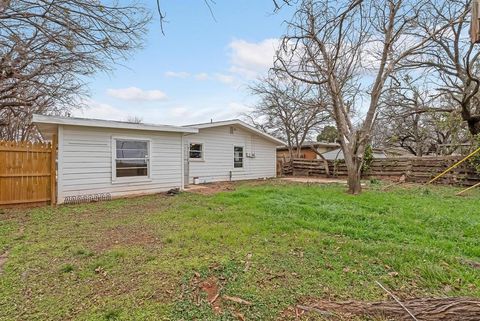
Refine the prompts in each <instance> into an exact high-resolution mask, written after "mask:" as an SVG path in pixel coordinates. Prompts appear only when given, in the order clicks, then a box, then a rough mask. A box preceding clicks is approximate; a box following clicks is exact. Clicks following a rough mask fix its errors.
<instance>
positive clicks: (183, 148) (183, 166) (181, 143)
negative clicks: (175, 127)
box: [180, 133, 185, 191]
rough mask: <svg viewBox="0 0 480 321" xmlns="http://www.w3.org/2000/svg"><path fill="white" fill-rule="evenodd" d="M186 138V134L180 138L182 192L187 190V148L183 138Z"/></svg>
mask: <svg viewBox="0 0 480 321" xmlns="http://www.w3.org/2000/svg"><path fill="white" fill-rule="evenodd" d="M184 136H185V133H182V136H181V138H180V149H181V151H180V165H181V170H180V181H181V183H180V190H181V191H183V190H185V146H184V144H183V137H184Z"/></svg>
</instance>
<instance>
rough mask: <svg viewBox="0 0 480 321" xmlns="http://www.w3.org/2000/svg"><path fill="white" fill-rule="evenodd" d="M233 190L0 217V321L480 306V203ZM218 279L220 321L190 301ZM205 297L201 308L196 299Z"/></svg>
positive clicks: (414, 190)
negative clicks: (331, 306)
mask: <svg viewBox="0 0 480 321" xmlns="http://www.w3.org/2000/svg"><path fill="white" fill-rule="evenodd" d="M344 189H345V188H344V187H342V186H335V185H331V186H314V185H312V186H308V185H301V184H291V183H288V184H287V183H282V182H267V183H263V184H259V183H241V184H238V185H237V186H236V189H235V191H229V192H222V193H218V194H215V195H199V194H192V193H182V194H180V195H178V196H174V197H168V196H163V195H155V196H147V197H141V198H134V199H125V200H115V201H110V202H101V203H94V204H84V205H68V206H59V207H58V208H55V209H53V208H50V207H42V208H35V209H23V210H19V209H16V210H3V211H1V210H0V213H1V214H0V254H2V253H4V252H5V251H6V253H7V255H6V256H7V259H6V260H5V262H4V264H3V266H2V268H1V269H2V271H1V272H0V320H70V319H75V320H239V319H241V317H240V316H239V313H241V314H242V315H244V316H245V319H246V320H283V319H288V317H287V316H282V312H283V311H285V310H286V309H287V308H288V307H291V306H292V305H294V304H296V303H299V302H306V301H309V300H312V299H314V298H320V299H331V300H336V301H341V300H348V299H355V300H366V301H372V300H385V299H387V295H386V294H385V293H384V292H383V290H381V289H380V288H379V287H378V286H377V285H376V284H375V281H380V282H381V283H382V284H384V285H385V286H387V287H388V288H389V289H391V290H392V291H393V292H394V293H396V294H397V295H398V296H400V297H401V298H404V299H405V298H412V297H427V296H429V297H430V296H470V297H480V269H478V266H477V267H475V262H480V197H479V196H480V194H479V193H478V192H476V193H473V194H470V196H468V197H455V196H453V195H454V192H455V191H456V190H455V189H452V188H440V187H432V188H430V189H428V190H427V189H425V188H423V187H411V188H408V189H405V188H396V189H394V190H391V191H389V192H382V191H381V190H380V188H379V187H378V186H377V185H375V184H373V185H371V186H369V187H368V189H367V191H366V192H365V193H363V194H362V195H360V196H351V195H347V194H345V193H344ZM204 280H210V281H212V282H218V286H219V287H220V291H221V294H222V295H229V296H235V297H240V298H242V299H244V300H248V301H250V302H252V303H253V304H252V305H250V306H249V305H245V304H239V303H236V302H231V301H226V300H222V307H221V308H222V312H221V313H219V314H218V313H217V314H216V313H214V312H213V310H212V307H211V306H210V304H209V303H208V302H207V300H205V297H206V295H207V294H206V293H204V292H203V291H198V284H201V283H202V282H203V281H204ZM199 298H200V299H199Z"/></svg>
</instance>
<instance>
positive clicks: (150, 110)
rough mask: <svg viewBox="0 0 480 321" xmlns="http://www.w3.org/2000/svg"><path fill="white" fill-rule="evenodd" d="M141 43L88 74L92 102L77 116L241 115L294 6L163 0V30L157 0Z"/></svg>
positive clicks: (177, 118)
mask: <svg viewBox="0 0 480 321" xmlns="http://www.w3.org/2000/svg"><path fill="white" fill-rule="evenodd" d="M144 1H148V3H149V6H150V8H151V10H152V13H153V15H154V19H153V21H152V23H151V24H150V26H149V33H148V35H147V38H146V43H145V46H144V48H142V49H139V50H137V51H136V52H134V53H133V56H132V58H131V59H129V60H128V61H121V62H119V63H120V64H121V65H122V66H117V67H116V69H115V70H114V72H112V73H109V74H105V73H100V74H97V75H96V76H95V77H93V78H91V79H90V80H89V87H90V93H91V95H90V97H89V98H88V99H87V100H86V101H87V105H88V107H87V108H85V109H82V110H76V111H74V112H73V115H72V116H76V117H87V118H99V119H111V120H127V119H128V118H129V117H134V116H136V117H140V118H141V119H142V121H143V122H145V123H157V124H174V125H186V124H194V123H200V122H209V121H210V120H213V121H219V120H225V119H232V118H238V117H239V116H240V115H241V114H242V113H244V112H248V110H249V108H251V107H252V106H253V105H254V104H255V101H256V98H255V97H253V96H252V95H251V94H250V93H249V90H248V86H249V84H252V82H254V81H255V80H256V79H258V77H260V76H261V75H263V74H265V73H266V72H267V71H268V69H269V68H270V67H272V65H273V56H274V52H275V48H276V47H277V46H278V43H279V38H280V37H281V35H282V34H283V33H284V31H285V28H286V26H285V23H284V21H285V20H288V19H289V18H290V17H291V14H292V10H293V8H288V7H287V8H284V9H282V10H281V11H280V12H279V13H274V12H273V9H274V7H273V1H272V0H241V1H231V0H228V1H227V0H217V1H215V4H213V6H212V10H213V13H214V16H215V19H213V18H212V16H211V14H210V11H209V10H208V7H207V6H206V5H205V3H204V1H203V0H182V1H178V0H177V1H175V0H163V1H162V9H163V11H165V12H166V15H167V20H168V23H167V24H166V25H165V35H162V34H161V31H160V26H159V21H158V15H157V14H156V13H155V10H156V7H155V1H154V0H144Z"/></svg>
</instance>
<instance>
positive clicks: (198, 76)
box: [194, 72, 210, 80]
mask: <svg viewBox="0 0 480 321" xmlns="http://www.w3.org/2000/svg"><path fill="white" fill-rule="evenodd" d="M194 77H195V79H196V80H208V79H210V76H209V75H208V74H207V73H206V72H202V73H199V74H196V75H195V76H194Z"/></svg>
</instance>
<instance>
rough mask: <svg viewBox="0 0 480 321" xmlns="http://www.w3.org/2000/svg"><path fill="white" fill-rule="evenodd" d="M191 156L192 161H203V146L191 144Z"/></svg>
mask: <svg viewBox="0 0 480 321" xmlns="http://www.w3.org/2000/svg"><path fill="white" fill-rule="evenodd" d="M189 154H190V156H189V157H190V158H192V159H203V144H197V143H191V144H190V149H189Z"/></svg>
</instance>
